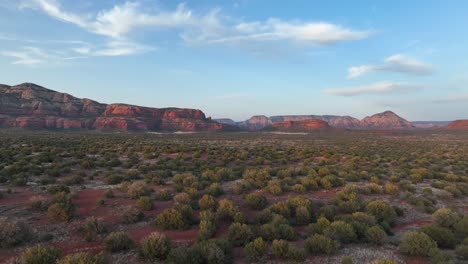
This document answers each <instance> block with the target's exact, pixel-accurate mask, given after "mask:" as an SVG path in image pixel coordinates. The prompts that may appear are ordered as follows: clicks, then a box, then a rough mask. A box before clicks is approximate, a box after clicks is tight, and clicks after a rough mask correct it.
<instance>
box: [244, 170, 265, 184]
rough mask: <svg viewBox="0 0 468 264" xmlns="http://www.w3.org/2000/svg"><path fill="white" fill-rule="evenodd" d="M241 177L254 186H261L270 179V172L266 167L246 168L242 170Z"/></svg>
mask: <svg viewBox="0 0 468 264" xmlns="http://www.w3.org/2000/svg"><path fill="white" fill-rule="evenodd" d="M242 177H243V179H244V180H245V181H246V182H248V183H249V184H250V185H252V186H254V187H255V188H263V187H265V186H266V185H267V183H268V181H269V180H270V178H271V177H270V173H269V172H268V170H266V169H253V168H252V169H247V170H245V171H244V174H243V176H242Z"/></svg>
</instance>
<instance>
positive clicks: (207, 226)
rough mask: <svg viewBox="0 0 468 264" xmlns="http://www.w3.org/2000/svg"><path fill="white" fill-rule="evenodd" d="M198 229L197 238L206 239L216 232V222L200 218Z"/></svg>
mask: <svg viewBox="0 0 468 264" xmlns="http://www.w3.org/2000/svg"><path fill="white" fill-rule="evenodd" d="M199 227H200V228H199V231H198V239H199V240H207V239H210V238H211V237H213V235H214V234H215V233H216V224H215V223H214V222H213V221H209V220H201V221H200V225H199Z"/></svg>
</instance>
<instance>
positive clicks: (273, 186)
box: [264, 180, 283, 195]
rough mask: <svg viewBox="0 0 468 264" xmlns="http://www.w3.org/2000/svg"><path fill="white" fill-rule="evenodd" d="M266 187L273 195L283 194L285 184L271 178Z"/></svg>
mask: <svg viewBox="0 0 468 264" xmlns="http://www.w3.org/2000/svg"><path fill="white" fill-rule="evenodd" d="M264 189H265V191H267V192H269V193H271V194H273V195H281V194H282V193H283V184H282V182H281V181H280V180H271V181H269V182H268V185H267V186H266V187H265V188H264Z"/></svg>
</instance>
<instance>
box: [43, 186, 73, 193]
mask: <svg viewBox="0 0 468 264" xmlns="http://www.w3.org/2000/svg"><path fill="white" fill-rule="evenodd" d="M47 192H48V193H50V194H52V195H55V194H57V193H61V192H64V193H70V187H68V186H65V185H53V186H50V187H49V188H47Z"/></svg>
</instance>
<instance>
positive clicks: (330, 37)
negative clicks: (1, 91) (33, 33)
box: [0, 0, 372, 65]
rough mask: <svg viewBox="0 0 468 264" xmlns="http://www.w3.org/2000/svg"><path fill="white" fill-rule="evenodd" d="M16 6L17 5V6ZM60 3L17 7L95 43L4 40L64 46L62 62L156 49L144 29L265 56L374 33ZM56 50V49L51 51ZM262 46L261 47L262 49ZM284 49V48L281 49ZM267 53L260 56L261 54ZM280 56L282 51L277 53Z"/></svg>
mask: <svg viewBox="0 0 468 264" xmlns="http://www.w3.org/2000/svg"><path fill="white" fill-rule="evenodd" d="M12 3H15V2H12ZM62 3H63V4H64V3H66V2H65V1H63V2H61V1H60V0H22V1H18V2H16V4H17V5H18V8H19V9H20V10H31V9H32V10H36V11H40V12H42V13H44V14H46V15H48V16H49V17H51V18H53V19H56V20H58V21H61V22H64V23H68V24H71V25H74V26H76V27H78V28H80V29H83V30H84V31H87V32H90V33H91V34H94V35H99V36H103V37H104V39H102V38H96V40H93V41H96V43H88V42H83V41H75V40H70V41H68V40H44V41H43V40H34V39H20V38H17V37H16V36H13V37H12V36H7V35H0V39H2V40H8V41H18V42H27V43H29V44H27V45H31V46H36V47H40V48H41V49H42V50H44V51H45V53H49V54H55V53H56V51H57V50H58V48H57V46H58V45H57V44H62V46H61V47H60V49H61V52H62V53H63V54H64V55H63V56H59V57H60V59H64V60H65V59H66V60H71V59H78V58H79V59H81V58H89V57H97V56H126V55H133V54H141V53H146V52H151V51H154V50H156V47H155V46H154V45H153V44H147V43H148V42H146V41H145V42H143V41H141V40H138V37H137V36H138V34H136V33H137V32H138V31H140V30H151V32H155V34H158V32H162V31H165V32H166V33H167V32H169V33H170V34H174V35H175V36H178V37H179V38H180V41H181V42H182V43H184V44H187V45H238V44H240V45H239V46H241V47H242V48H247V50H252V49H254V50H259V51H262V52H263V53H265V52H266V51H267V50H269V48H268V47H267V46H270V49H271V46H272V45H264V44H263V43H270V42H273V41H277V42H280V43H284V42H286V43H299V44H312V45H331V44H335V43H338V42H344V41H352V40H359V39H363V38H367V37H368V36H369V35H370V34H372V32H371V31H366V30H355V29H351V28H349V27H345V26H341V25H337V24H333V23H328V22H311V21H299V20H290V21H285V20H280V19H274V18H270V19H267V20H264V21H244V20H242V19H238V18H233V17H229V16H226V15H223V14H221V11H220V10H219V9H216V8H213V9H211V10H207V11H204V12H196V11H194V10H192V9H190V8H188V7H187V6H186V5H185V4H179V5H178V6H177V7H176V8H175V9H171V10H164V9H150V8H147V6H143V4H142V3H138V2H129V1H128V2H124V3H119V4H115V5H114V6H112V7H111V8H108V9H103V10H100V11H97V12H94V13H84V14H83V13H79V12H74V11H70V10H68V9H67V6H65V5H62ZM52 46H53V47H52ZM259 46H262V47H259ZM280 46H282V45H280ZM263 53H260V55H262V54H263ZM273 53H274V54H279V53H280V52H273ZM2 55H3V56H9V57H13V58H16V60H15V61H14V62H13V63H16V64H25V65H27V64H40V63H43V62H45V61H47V60H48V59H49V60H50V59H51V58H52V59H55V57H42V56H40V55H38V54H33V53H31V52H27V51H24V50H14V51H9V52H3V53H2Z"/></svg>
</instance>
